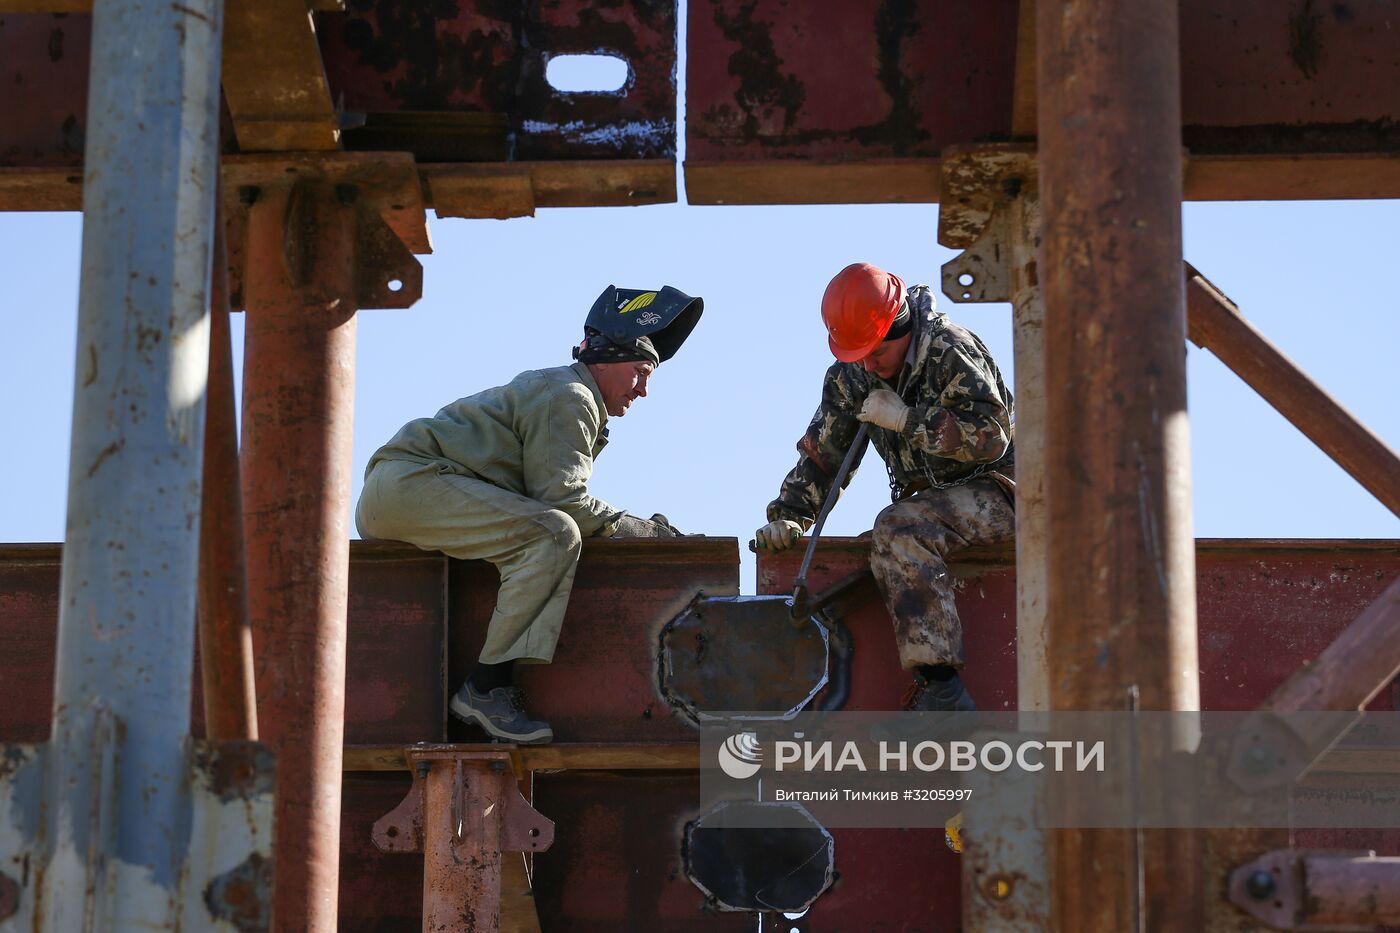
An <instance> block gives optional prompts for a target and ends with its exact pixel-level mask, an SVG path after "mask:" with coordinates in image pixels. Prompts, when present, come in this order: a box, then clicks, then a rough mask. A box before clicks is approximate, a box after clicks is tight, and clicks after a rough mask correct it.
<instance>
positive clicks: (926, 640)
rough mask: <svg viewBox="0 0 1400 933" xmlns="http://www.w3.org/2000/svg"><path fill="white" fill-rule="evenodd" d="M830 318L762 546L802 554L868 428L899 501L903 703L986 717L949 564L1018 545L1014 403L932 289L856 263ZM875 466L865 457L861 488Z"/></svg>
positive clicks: (884, 526)
mask: <svg viewBox="0 0 1400 933" xmlns="http://www.w3.org/2000/svg"><path fill="white" fill-rule="evenodd" d="M822 319H823V320H824V321H825V323H826V327H827V332H828V339H829V343H830V346H831V352H832V353H833V354H834V355H835V356H836V358H837V360H838V361H839V362H837V363H835V364H834V365H832V366H831V368H830V369H828V370H827V371H826V380H825V382H824V383H823V385H822V400H821V405H820V406H819V407H818V408H817V413H816V414H815V415H814V416H813V417H812V422H811V424H809V425H808V426H807V432H806V433H805V434H804V435H803V436H802V439H801V440H800V441H798V444H797V450H798V454H799V457H798V460H797V466H795V467H793V469H792V472H791V473H789V474H788V475H787V478H786V479H784V480H783V485H782V491H781V492H780V493H779V494H778V498H777V499H775V500H773V502H772V503H770V504H769V506H768V524H766V525H764V526H763V527H762V528H760V529H759V530H758V532H757V533H756V535H755V540H756V542H757V544H758V546H759V547H760V548H765V549H768V550H783V549H785V548H789V547H791V546H793V545H794V544H796V543H797V541H798V539H799V538H800V537H801V535H802V533H803V532H804V531H806V530H807V529H808V528H810V527H811V526H812V524H813V523H814V522H815V521H816V518H817V514H818V513H819V512H820V510H821V507H822V503H823V502H824V501H825V499H826V496H827V493H828V492H829V490H830V489H831V486H832V483H833V481H834V479H835V474H836V473H837V471H838V470H839V468H840V464H841V461H842V459H843V458H844V457H845V455H846V452H847V450H848V449H849V447H850V445H851V443H852V442H853V441H854V440H855V437H856V434H857V431H858V429H859V425H860V422H867V423H868V424H869V426H870V427H869V440H870V441H872V442H873V443H874V444H875V450H876V451H877V452H878V453H879V454H880V456H881V457H882V458H883V459H884V461H885V467H886V469H887V471H888V472H889V478H890V489H891V498H892V499H893V504H892V505H890V506H889V507H887V508H886V509H885V510H884V511H882V512H881V513H880V514H879V516H877V517H876V519H875V527H874V530H873V532H872V538H871V545H870V567H871V570H872V571H874V574H875V580H876V583H877V584H878V585H879V588H880V592H881V593H882V595H883V596H884V599H885V605H886V606H887V607H888V608H889V612H890V617H891V618H892V619H893V620H894V630H895V643H896V645H897V646H898V648H899V660H900V662H901V664H902V665H903V666H904V668H905V669H906V670H909V671H911V672H913V676H914V682H913V685H912V687H911V690H910V694H909V696H908V698H907V700H906V704H905V705H906V707H907V708H909V709H915V710H926V711H931V710H945V711H970V710H974V709H976V705H975V704H974V703H973V701H972V698H971V696H969V695H968V692H967V688H966V687H965V686H964V685H963V683H962V680H961V678H960V677H959V676H958V671H959V669H961V668H962V666H963V660H964V659H963V639H962V625H961V623H960V622H959V621H958V612H957V606H956V604H955V602H954V598H953V585H952V579H951V578H950V576H949V574H948V567H947V564H946V560H947V558H948V557H949V555H951V554H953V553H955V552H956V551H959V550H961V549H963V548H965V547H969V546H971V545H979V544H995V543H997V542H1000V541H1006V540H1008V539H1010V538H1011V537H1012V536H1013V534H1014V533H1015V525H1016V522H1015V512H1014V503H1015V500H1014V494H1015V480H1014V478H1013V477H1014V453H1013V444H1012V430H1011V420H1012V408H1011V404H1012V400H1011V393H1010V392H1008V391H1007V389H1006V385H1005V384H1004V383H1003V382H1002V378H1001V373H1000V372H999V371H998V370H997V365H996V363H995V362H993V361H992V357H991V354H990V353H989V352H988V351H987V348H986V347H985V346H983V345H982V341H981V340H979V339H978V338H977V336H976V335H975V334H973V333H972V332H971V331H968V330H966V329H964V328H962V327H959V326H958V325H956V324H954V323H953V322H952V321H950V320H948V317H947V316H946V315H944V314H941V313H939V312H938V311H936V310H935V309H934V298H933V293H932V292H931V291H930V290H929V288H928V287H927V286H925V285H916V286H914V287H913V288H908V289H906V288H905V286H904V283H903V282H902V281H901V280H900V279H899V277H898V276H894V275H891V274H890V273H888V272H885V271H883V270H881V269H878V268H876V267H875V266H872V265H869V264H868V263H856V264H854V265H850V266H847V267H846V268H845V269H843V270H842V271H841V272H840V274H838V275H837V276H836V277H835V278H834V279H832V280H831V284H830V285H828V286H827V289H826V293H825V295H824V296H823V298H822ZM862 446H864V442H863V443H862ZM863 454H864V450H858V451H856V454H855V456H854V458H853V460H852V470H851V476H854V475H855V469H854V467H855V466H857V465H859V462H860V458H861V456H862V455H863ZM849 479H850V477H849V476H848V477H847V481H848V482H849Z"/></svg>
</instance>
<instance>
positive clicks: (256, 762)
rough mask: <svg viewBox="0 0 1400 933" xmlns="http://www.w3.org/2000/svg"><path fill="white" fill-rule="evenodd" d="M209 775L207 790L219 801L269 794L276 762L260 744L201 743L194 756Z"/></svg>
mask: <svg viewBox="0 0 1400 933" xmlns="http://www.w3.org/2000/svg"><path fill="white" fill-rule="evenodd" d="M197 754H199V755H200V756H201V757H202V759H203V762H202V763H203V766H204V768H205V770H206V772H207V773H208V775H209V784H210V788H211V789H212V790H213V791H214V793H215V794H217V795H218V797H219V799H220V800H224V801H229V800H239V799H243V798H246V797H255V796H258V795H261V794H271V793H272V792H273V788H274V778H275V775H276V767H277V762H276V759H274V758H273V755H272V750H271V749H269V748H268V747H267V746H266V745H263V744H262V743H260V742H247V741H236V740H235V741H226V742H217V743H201V744H200V745H199V746H198V752H197Z"/></svg>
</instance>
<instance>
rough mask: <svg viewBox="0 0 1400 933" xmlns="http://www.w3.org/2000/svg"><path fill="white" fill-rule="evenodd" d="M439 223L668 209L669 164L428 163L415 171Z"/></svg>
mask: <svg viewBox="0 0 1400 933" xmlns="http://www.w3.org/2000/svg"><path fill="white" fill-rule="evenodd" d="M420 168H421V170H422V180H423V189H424V192H425V199H426V200H427V202H428V204H429V206H431V207H433V208H434V209H435V210H436V213H437V216H438V217H492V218H497V219H504V218H507V217H530V216H533V215H534V213H535V209H536V208H537V207H591V206H628V205H640V204H669V203H672V202H674V201H675V200H676V165H675V163H674V162H672V161H671V160H670V159H635V160H617V161H587V162H496V163H490V162H485V163H481V162H479V163H427V164H423V165H421V166H420Z"/></svg>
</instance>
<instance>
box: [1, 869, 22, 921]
mask: <svg viewBox="0 0 1400 933" xmlns="http://www.w3.org/2000/svg"><path fill="white" fill-rule="evenodd" d="M19 893H20V892H19V882H17V881H15V879H13V878H11V877H10V876H9V875H7V874H5V873H4V872H0V920H4V919H6V918H8V917H12V916H14V913H15V911H17V910H19Z"/></svg>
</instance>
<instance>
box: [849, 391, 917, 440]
mask: <svg viewBox="0 0 1400 933" xmlns="http://www.w3.org/2000/svg"><path fill="white" fill-rule="evenodd" d="M856 420H857V421H867V422H869V423H870V424H878V425H879V426H880V427H882V428H886V429H888V430H890V431H894V432H895V433H898V432H900V431H903V430H904V424H905V422H906V421H908V420H909V406H908V405H906V404H904V399H902V398H900V397H899V396H898V395H896V394H895V393H893V392H891V391H890V390H889V389H876V390H875V391H874V392H871V393H870V394H869V395H867V396H866V397H865V404H864V405H862V406H861V409H860V414H858V415H856Z"/></svg>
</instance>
